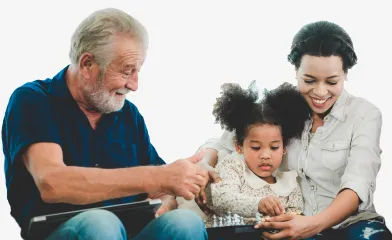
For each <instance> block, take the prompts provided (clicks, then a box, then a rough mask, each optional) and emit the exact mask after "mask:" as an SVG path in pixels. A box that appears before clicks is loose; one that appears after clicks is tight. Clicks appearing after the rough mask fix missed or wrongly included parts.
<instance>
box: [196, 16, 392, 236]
mask: <svg viewBox="0 0 392 240" xmlns="http://www.w3.org/2000/svg"><path fill="white" fill-rule="evenodd" d="M288 60H289V62H290V63H291V64H293V65H294V66H295V72H296V79H297V81H298V88H299V91H300V92H301V94H302V95H303V97H304V98H305V100H306V102H307V103H308V105H309V107H310V108H311V109H312V114H311V120H309V121H308V122H307V123H306V125H305V129H304V131H303V133H302V137H301V139H297V140H296V141H292V143H291V144H290V145H289V146H288V147H287V158H286V159H285V161H284V162H283V163H282V166H283V170H296V171H297V173H298V175H299V183H300V186H301V188H302V192H303V196H304V215H305V216H299V215H292V214H282V215H279V216H275V217H272V218H269V219H267V221H265V222H263V223H260V224H259V225H257V226H256V228H274V229H278V230H280V231H279V232H278V233H267V232H264V233H263V236H264V237H266V238H268V239H281V238H285V237H287V238H288V239H302V238H309V237H312V238H313V239H332V238H333V237H335V238H339V239H341V238H342V239H392V234H391V232H390V231H389V230H388V229H387V227H386V225H385V223H384V219H383V218H382V216H380V215H379V214H377V213H376V212H375V208H374V205H373V194H374V191H375V187H376V176H377V173H378V171H379V168H380V162H381V161H380V154H381V149H380V148H379V142H380V132H381V124H382V119H381V112H380V111H379V109H378V108H377V107H375V106H374V105H373V104H371V103H370V102H368V101H366V100H365V99H362V98H358V97H355V96H352V95H350V94H349V93H348V92H347V91H345V90H344V87H343V85H344V81H345V80H346V79H347V72H348V69H350V68H351V67H353V66H354V65H355V64H356V62H357V57H356V54H355V52H354V48H353V43H352V41H351V38H350V36H349V35H348V34H347V33H346V32H345V30H344V29H342V28H341V27H340V26H338V25H336V24H334V23H331V22H326V21H321V22H314V23H310V24H308V25H305V26H304V27H302V28H301V29H300V31H299V32H298V33H297V34H296V35H295V37H294V39H293V42H292V47H291V52H290V54H289V55H288ZM203 148H206V149H211V150H209V151H208V152H209V154H206V156H208V157H205V161H204V162H205V163H208V164H209V165H211V166H215V164H216V161H217V159H218V156H219V159H223V157H224V156H225V155H227V154H230V153H231V152H233V151H235V148H234V142H233V133H231V132H227V131H226V132H225V133H224V134H223V135H222V137H221V138H220V139H211V140H209V141H208V142H207V143H206V144H205V145H204V146H203ZM211 174H212V175H213V174H214V173H213V172H211ZM213 176H214V179H213V180H215V179H216V175H213ZM201 196H203V197H200V198H198V199H197V202H198V204H199V205H200V206H201V208H202V209H205V208H203V207H204V206H203V204H202V201H201V200H204V194H201Z"/></svg>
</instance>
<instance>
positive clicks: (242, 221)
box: [240, 216, 245, 225]
mask: <svg viewBox="0 0 392 240" xmlns="http://www.w3.org/2000/svg"><path fill="white" fill-rule="evenodd" d="M240 224H241V225H245V223H244V217H242V216H241V222H240Z"/></svg>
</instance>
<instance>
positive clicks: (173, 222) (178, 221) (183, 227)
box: [159, 209, 207, 239]
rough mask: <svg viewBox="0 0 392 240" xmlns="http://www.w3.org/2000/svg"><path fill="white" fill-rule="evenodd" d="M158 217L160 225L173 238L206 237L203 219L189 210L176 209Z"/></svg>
mask: <svg viewBox="0 0 392 240" xmlns="http://www.w3.org/2000/svg"><path fill="white" fill-rule="evenodd" d="M159 218H161V219H159V220H160V224H162V225H161V226H162V227H163V228H164V229H165V232H170V233H171V234H172V236H171V237H172V238H173V239H207V231H206V228H205V224H204V221H203V220H202V219H201V217H200V216H198V215H197V214H196V213H194V212H192V211H190V210H185V209H176V210H173V211H170V212H167V213H165V214H164V215H162V216H160V217H159Z"/></svg>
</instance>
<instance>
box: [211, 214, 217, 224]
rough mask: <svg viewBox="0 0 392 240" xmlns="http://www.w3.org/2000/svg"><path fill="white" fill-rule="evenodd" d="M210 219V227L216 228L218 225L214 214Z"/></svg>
mask: <svg viewBox="0 0 392 240" xmlns="http://www.w3.org/2000/svg"><path fill="white" fill-rule="evenodd" d="M212 219H213V220H214V221H213V223H212V227H217V226H218V225H217V224H216V216H215V214H214V216H213V217H212Z"/></svg>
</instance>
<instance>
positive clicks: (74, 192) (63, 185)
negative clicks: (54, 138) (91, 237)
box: [38, 166, 162, 205]
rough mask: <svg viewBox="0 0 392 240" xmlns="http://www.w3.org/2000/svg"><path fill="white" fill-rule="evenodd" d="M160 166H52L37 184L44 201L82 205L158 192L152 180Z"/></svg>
mask: <svg viewBox="0 0 392 240" xmlns="http://www.w3.org/2000/svg"><path fill="white" fill-rule="evenodd" d="M159 168H160V167H156V166H144V167H132V168H119V169H99V168H86V167H73V166H64V167H56V168H54V169H52V171H50V172H49V173H48V174H46V175H45V176H44V177H43V178H42V179H40V183H39V184H38V186H39V188H40V192H41V196H42V198H43V200H44V201H46V202H51V203H60V202H61V203H70V204H76V205H78V204H79V205H84V204H89V203H95V202H99V201H104V200H107V199H114V198H120V197H126V196H131V195H135V194H139V193H148V192H159V191H161V189H160V186H159V182H160V181H156V179H157V176H158V175H159V173H160V170H162V169H159Z"/></svg>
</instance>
